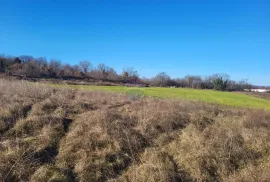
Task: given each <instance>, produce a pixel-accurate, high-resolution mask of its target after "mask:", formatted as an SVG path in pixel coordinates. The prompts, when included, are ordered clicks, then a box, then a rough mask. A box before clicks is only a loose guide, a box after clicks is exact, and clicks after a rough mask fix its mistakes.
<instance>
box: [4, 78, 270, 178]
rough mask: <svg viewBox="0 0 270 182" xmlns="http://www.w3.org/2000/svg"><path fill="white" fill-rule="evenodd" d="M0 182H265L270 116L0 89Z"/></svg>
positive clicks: (19, 86) (15, 86)
mask: <svg viewBox="0 0 270 182" xmlns="http://www.w3.org/2000/svg"><path fill="white" fill-rule="evenodd" d="M0 108H1V110H0V181H37V182H39V181H40V182H43V181H44V182H45V181H51V182H53V181H54V182H55V181H58V182H59V181H90V182H91V181H111V182H114V181H123V182H124V181H125V182H135V181H136V182H137V181H150V182H151V181H254V182H255V181H270V174H269V171H270V112H269V111H263V110H252V109H246V110H245V109H238V110H237V109H235V108H234V109H230V108H224V107H221V106H217V105H210V104H204V103H201V102H189V101H173V100H169V99H166V100H165V99H154V98H147V97H145V98H137V99H136V98H135V99H134V98H131V97H128V96H126V95H123V94H113V93H111V94H110V93H103V92H94V91H92V92H90V91H88V92H82V91H77V90H71V89H51V88H47V87H44V86H41V85H38V84H31V85H29V84H26V83H24V82H21V81H7V80H3V79H2V80H0Z"/></svg>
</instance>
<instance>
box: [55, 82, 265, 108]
mask: <svg viewBox="0 0 270 182" xmlns="http://www.w3.org/2000/svg"><path fill="white" fill-rule="evenodd" d="M51 86H52V87H57V88H75V89H81V90H102V91H110V92H119V93H130V92H131V93H132V92H133V93H134V94H136V93H138V94H140V95H145V96H152V97H159V98H175V99H185V100H194V101H203V102H210V103H215V104H222V105H227V106H237V107H250V108H259V109H270V101H269V100H266V99H263V98H258V97H253V96H251V95H244V94H239V93H233V92H219V91H213V90H196V89H187V88H160V87H149V88H148V87H145V88H143V87H124V86H90V85H88V86H87V85H53V84H51Z"/></svg>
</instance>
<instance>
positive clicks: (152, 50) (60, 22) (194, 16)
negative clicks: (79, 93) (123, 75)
mask: <svg viewBox="0 0 270 182" xmlns="http://www.w3.org/2000/svg"><path fill="white" fill-rule="evenodd" d="M0 7H1V10H0V53H4V54H6V55H14V56H19V55H32V56H35V57H41V56H42V57H46V58H47V59H51V58H55V59H59V60H61V61H62V62H63V63H70V64H75V63H78V62H79V61H80V60H85V59H87V60H89V61H91V62H92V63H93V64H94V65H96V64H98V63H105V64H106V65H108V66H111V67H113V68H115V69H116V70H117V71H118V72H120V71H122V68H125V67H134V68H135V69H136V70H138V72H139V74H140V76H146V77H151V76H154V75H156V74H157V73H159V72H162V71H164V72H166V73H167V74H169V75H170V76H172V77H182V76H185V75H187V74H192V75H202V76H205V75H210V74H212V73H228V74H229V75H231V78H232V79H236V80H240V79H241V78H247V79H249V81H250V82H252V83H253V84H258V85H270V0H253V1H250V0H242V1H240V0H223V1H222V0H204V1H202V0H178V1H176V0H175V1H172V0H121V1H120V0H88V1H87V0H85V1H82V0H76V1H73V0H1V1H0Z"/></svg>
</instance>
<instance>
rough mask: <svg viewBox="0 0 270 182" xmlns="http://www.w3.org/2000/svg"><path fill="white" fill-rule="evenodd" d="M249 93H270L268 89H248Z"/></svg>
mask: <svg viewBox="0 0 270 182" xmlns="http://www.w3.org/2000/svg"><path fill="white" fill-rule="evenodd" d="M250 91H251V92H261V93H263V92H270V89H260V88H258V89H250Z"/></svg>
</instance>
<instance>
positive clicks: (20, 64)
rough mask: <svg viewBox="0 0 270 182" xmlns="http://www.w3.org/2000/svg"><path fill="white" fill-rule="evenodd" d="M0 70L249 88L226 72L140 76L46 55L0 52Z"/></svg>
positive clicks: (131, 71) (22, 74) (26, 74)
mask: <svg viewBox="0 0 270 182" xmlns="http://www.w3.org/2000/svg"><path fill="white" fill-rule="evenodd" d="M0 73H5V74H6V75H9V76H20V77H29V78H56V79H57V78H61V79H93V80H97V81H109V82H118V83H123V84H131V85H142V86H156V87H185V88H194V89H215V90H222V91H225V90H228V91H241V90H245V89H251V87H252V86H251V84H249V83H248V81H247V80H241V81H234V80H231V79H230V77H229V75H227V74H213V75H211V76H207V77H202V76H194V75H187V76H185V77H184V78H174V79H173V78H171V77H170V76H169V75H167V74H166V73H165V72H162V73H159V74H157V75H156V76H154V77H153V78H150V79H148V78H140V77H139V74H138V72H137V71H136V70H135V69H133V68H125V69H123V71H122V72H121V73H117V72H116V71H115V70H114V69H113V68H111V67H109V66H107V65H105V64H103V63H101V64H98V65H97V66H95V67H94V66H93V64H92V63H91V62H90V61H87V60H83V61H80V62H79V64H75V65H70V64H62V63H61V61H58V60H50V61H47V60H46V58H43V57H41V58H34V57H32V56H19V57H11V56H4V55H1V56H0Z"/></svg>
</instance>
